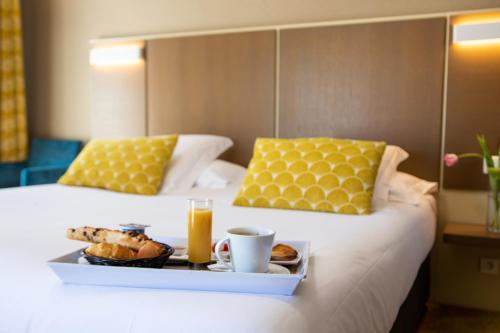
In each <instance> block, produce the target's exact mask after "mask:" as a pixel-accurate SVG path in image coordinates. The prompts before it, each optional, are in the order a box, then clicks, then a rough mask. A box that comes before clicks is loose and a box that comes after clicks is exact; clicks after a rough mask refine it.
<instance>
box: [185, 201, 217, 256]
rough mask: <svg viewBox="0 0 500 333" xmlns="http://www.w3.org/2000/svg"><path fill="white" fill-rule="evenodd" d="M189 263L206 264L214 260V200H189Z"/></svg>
mask: <svg viewBox="0 0 500 333" xmlns="http://www.w3.org/2000/svg"><path fill="white" fill-rule="evenodd" d="M188 205H189V213H188V249H187V250H188V261H189V262H191V263H194V264H204V263H208V262H210V260H211V259H212V200H210V199H189V200H188Z"/></svg>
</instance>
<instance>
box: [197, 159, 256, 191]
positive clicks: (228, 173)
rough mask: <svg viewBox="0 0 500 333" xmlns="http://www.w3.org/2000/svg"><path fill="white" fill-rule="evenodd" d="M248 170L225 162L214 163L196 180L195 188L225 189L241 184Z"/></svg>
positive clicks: (216, 161)
mask: <svg viewBox="0 0 500 333" xmlns="http://www.w3.org/2000/svg"><path fill="white" fill-rule="evenodd" d="M246 171H247V169H245V168H244V167H242V166H241V165H238V164H234V163H230V162H226V161H223V160H215V161H213V162H212V163H211V164H210V165H209V166H208V168H206V169H205V171H203V172H202V173H201V175H200V177H199V178H198V179H197V180H196V182H195V184H194V186H197V187H202V188H212V189H217V188H225V187H227V186H228V185H229V184H240V183H241V182H242V181H243V178H245V173H246Z"/></svg>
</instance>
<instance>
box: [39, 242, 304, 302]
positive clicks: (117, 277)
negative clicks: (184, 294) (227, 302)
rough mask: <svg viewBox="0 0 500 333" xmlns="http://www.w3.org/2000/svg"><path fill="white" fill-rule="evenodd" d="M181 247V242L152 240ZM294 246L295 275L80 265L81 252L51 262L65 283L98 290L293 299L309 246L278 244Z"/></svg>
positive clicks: (295, 243) (51, 265) (297, 243)
mask: <svg viewBox="0 0 500 333" xmlns="http://www.w3.org/2000/svg"><path fill="white" fill-rule="evenodd" d="M153 239H155V240H157V241H160V242H163V243H166V244H169V245H171V246H178V245H181V244H185V243H186V240H185V239H182V238H164V237H153ZM276 243H287V244H290V245H292V246H293V247H295V248H296V249H297V251H299V252H300V253H301V254H302V260H301V261H300V263H299V264H298V266H297V269H296V272H295V273H293V274H267V273H235V272H212V271H205V270H190V269H188V268H187V267H181V266H176V265H172V266H170V265H167V266H165V267H164V268H162V269H157V268H136V267H117V266H99V265H85V264H79V263H78V258H79V257H80V250H78V251H75V252H72V253H69V254H67V255H65V256H62V257H60V258H57V259H53V260H51V261H49V262H48V265H49V266H50V267H51V268H52V270H53V271H54V272H55V273H56V274H57V276H58V277H59V279H61V281H62V282H63V283H70V284H86V285H99V286H115V287H132V288H154V289H185V290H204V291H228V292H239V293H255V294H278V295H293V293H294V291H295V289H296V288H297V286H298V285H299V283H300V281H301V280H302V279H304V278H305V277H306V274H307V267H308V263H309V242H304V241H282V240H280V241H277V242H276Z"/></svg>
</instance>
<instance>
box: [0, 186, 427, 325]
mask: <svg viewBox="0 0 500 333" xmlns="http://www.w3.org/2000/svg"><path fill="white" fill-rule="evenodd" d="M238 187H239V186H238V184H233V185H231V186H229V187H227V188H224V189H218V190H214V189H204V188H196V187H194V188H192V189H189V190H187V191H183V192H180V193H176V194H168V195H166V194H163V195H158V196H153V197H151V196H137V195H129V194H121V193H115V192H110V191H104V190H98V189H90V188H79V187H68V186H62V185H41V186H32V187H29V188H14V189H4V190H1V191H0V202H1V203H2V211H1V213H0V221H1V226H2V233H1V234H0V261H1V262H2V264H3V269H2V273H1V275H0V293H1V295H2V297H1V298H0V323H1V324H0V332H2V333H4V332H6V333H7V332H8V333H11V332H12V333H14V332H32V333H38V332H51V333H58V332H75V333H77V332H85V333H89V332H108V333H109V332H141V333H142V332H148V333H153V332H165V331H172V332H202V331H203V332H388V331H390V329H391V327H392V326H393V324H394V321H395V319H396V316H397V315H398V311H399V310H400V307H401V304H402V303H403V301H404V300H405V299H406V298H407V296H408V294H409V292H410V289H411V287H412V285H413V283H414V281H415V278H416V276H417V272H418V271H419V268H420V266H421V265H422V263H423V262H424V261H425V259H426V257H427V256H428V253H429V251H430V249H431V247H432V245H433V242H434V236H435V224H436V220H435V201H434V198H433V197H432V196H428V195H427V196H424V197H422V199H421V202H420V203H419V205H418V206H415V205H408V204H403V203H390V204H389V205H388V206H386V207H385V208H383V209H382V210H380V211H377V212H375V213H374V214H372V215H367V216H347V215H340V214H327V213H316V212H302V211H288V210H278V209H262V208H244V207H234V206H232V205H231V201H232V199H233V198H234V196H235V194H236V192H237V190H238ZM190 197H210V198H212V199H214V226H213V236H214V237H216V238H217V237H221V236H223V234H224V231H225V230H226V229H227V228H228V227H230V226H235V225H242V226H244V225H254V226H265V227H270V228H273V229H275V230H276V232H277V239H297V240H310V241H311V256H312V257H311V262H310V268H309V274H308V277H307V279H306V280H305V281H303V282H302V283H301V285H300V286H299V288H298V290H297V292H296V294H295V295H294V296H270V295H252V294H233V293H215V292H197V291H178V290H151V289H131V288H111V287H97V286H76V285H64V284H62V283H61V282H60V281H59V280H58V278H57V277H56V275H55V274H54V273H53V272H52V271H51V270H50V268H49V267H48V266H47V264H46V262H47V261H48V260H50V259H53V258H55V257H58V256H61V255H63V254H66V253H68V252H71V251H74V250H77V249H79V248H81V247H82V246H83V243H79V242H75V241H70V240H67V239H65V237H64V231H65V229H66V228H67V227H71V226H80V225H89V224H90V225H97V226H104V227H117V224H118V223H123V222H125V223H127V222H139V223H148V224H151V225H152V228H151V229H150V231H149V234H150V235H151V236H154V235H158V236H181V237H183V236H185V235H186V199H187V198H190Z"/></svg>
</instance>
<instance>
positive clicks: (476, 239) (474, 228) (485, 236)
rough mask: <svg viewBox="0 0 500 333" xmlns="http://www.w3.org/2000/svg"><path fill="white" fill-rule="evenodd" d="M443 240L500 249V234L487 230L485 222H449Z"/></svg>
mask: <svg viewBox="0 0 500 333" xmlns="http://www.w3.org/2000/svg"><path fill="white" fill-rule="evenodd" d="M443 242H445V243H449V244H457V245H471V246H482V247H496V248H499V249H500V234H495V233H491V232H488V231H486V226H485V225H484V224H465V223H448V224H446V226H445V228H444V231H443Z"/></svg>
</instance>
